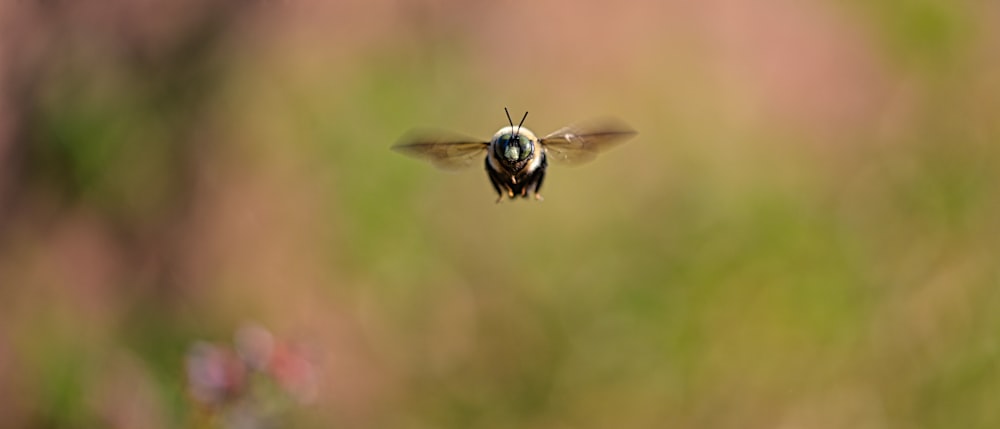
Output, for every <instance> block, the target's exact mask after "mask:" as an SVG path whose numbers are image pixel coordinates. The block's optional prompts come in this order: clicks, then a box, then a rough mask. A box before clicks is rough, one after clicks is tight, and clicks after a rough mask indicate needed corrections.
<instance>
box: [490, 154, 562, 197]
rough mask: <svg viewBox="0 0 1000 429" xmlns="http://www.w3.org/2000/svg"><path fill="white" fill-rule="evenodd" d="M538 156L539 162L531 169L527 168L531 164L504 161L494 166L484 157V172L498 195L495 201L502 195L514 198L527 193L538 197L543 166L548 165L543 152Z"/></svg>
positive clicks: (543, 174) (542, 177) (543, 175)
mask: <svg viewBox="0 0 1000 429" xmlns="http://www.w3.org/2000/svg"><path fill="white" fill-rule="evenodd" d="M539 156H541V162H540V163H538V164H537V166H534V168H533V169H531V168H529V167H532V165H530V164H528V163H521V164H522V165H517V164H510V165H505V164H506V163H503V162H499V163H498V164H500V165H499V166H498V167H499V168H495V167H494V165H493V164H492V163H490V158H489V157H487V158H486V174H487V175H488V176H489V178H490V183H492V184H493V189H495V190H496V191H497V194H498V195H499V196H500V198H499V199H498V200H497V201H500V200H502V199H503V197H504V195H506V196H508V197H510V198H511V199H514V198H517V197H522V198H528V195H529V194H534V195H535V196H536V198H539V197H538V193H539V192H540V191H541V190H542V181H543V180H544V179H545V168H546V167H548V166H549V163H548V161H547V160H546V159H545V152H542V153H541V154H539Z"/></svg>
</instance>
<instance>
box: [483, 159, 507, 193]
mask: <svg viewBox="0 0 1000 429" xmlns="http://www.w3.org/2000/svg"><path fill="white" fill-rule="evenodd" d="M486 177H489V178H490V184H491V185H493V190H494V191H496V192H497V203H499V202H500V201H503V191H501V190H500V181H499V180H498V179H497V178H496V175H495V173H494V172H493V169H491V168H490V160H489V159H488V158H487V159H486Z"/></svg>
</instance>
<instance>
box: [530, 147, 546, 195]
mask: <svg viewBox="0 0 1000 429" xmlns="http://www.w3.org/2000/svg"><path fill="white" fill-rule="evenodd" d="M548 165H549V163H548V162H547V161H546V160H545V158H544V155H543V158H542V164H541V165H539V166H538V169H537V170H535V172H534V173H532V174H531V176H532V177H531V182H532V184H531V191H532V192H533V193H534V194H535V200H538V201H542V200H544V199H545V198H542V195H541V194H539V193H538V192H539V191H541V190H542V182H543V181H544V180H545V168H546V167H548Z"/></svg>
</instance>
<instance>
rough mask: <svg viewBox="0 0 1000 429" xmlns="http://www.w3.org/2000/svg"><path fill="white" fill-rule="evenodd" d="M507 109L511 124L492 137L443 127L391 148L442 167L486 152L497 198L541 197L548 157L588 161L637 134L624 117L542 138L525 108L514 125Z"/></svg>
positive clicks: (467, 162) (464, 163)
mask: <svg viewBox="0 0 1000 429" xmlns="http://www.w3.org/2000/svg"><path fill="white" fill-rule="evenodd" d="M503 110H504V112H505V113H506V114H507V122H508V123H509V124H510V126H506V127H503V128H501V129H500V131H497V132H496V134H494V135H493V138H492V139H490V140H489V141H482V140H477V139H473V138H467V137H463V136H459V135H453V134H449V133H442V132H433V133H418V134H411V135H410V136H409V137H407V138H404V140H403V142H402V143H400V144H397V145H395V146H393V147H392V149H393V150H395V151H397V152H401V153H403V154H406V155H409V156H412V157H415V158H421V159H424V160H427V161H430V162H431V163H432V164H433V165H435V166H436V167H438V168H441V169H444V170H457V169H462V168H466V167H469V166H472V165H474V163H475V162H476V161H477V160H478V159H480V158H481V157H482V156H483V154H486V157H485V158H484V162H485V165H486V174H487V176H488V177H489V179H490V183H492V184H493V189H494V190H496V192H497V194H498V195H499V197H498V198H497V202H498V203H499V202H501V201H503V197H504V196H507V197H509V198H510V199H514V198H517V197H522V198H527V197H528V196H529V195H533V196H534V197H535V199H536V200H542V196H541V194H539V191H540V190H541V188H542V181H543V179H545V171H546V169H547V168H548V166H549V160H552V161H554V162H559V163H566V164H579V163H582V162H586V161H590V160H592V159H594V158H595V157H596V156H597V154H598V153H599V152H601V151H603V150H605V149H607V148H609V147H611V146H614V145H616V144H618V143H622V142H624V141H625V140H627V139H629V138H630V137H632V136H634V135H635V134H636V132H635V131H634V130H632V129H631V128H629V127H628V126H627V125H625V124H624V123H622V122H620V121H617V120H612V119H605V120H600V121H592V122H588V123H583V124H579V125H572V126H568V127H564V128H560V129H558V130H556V131H554V132H552V133H551V134H549V135H546V136H545V137H542V138H538V137H536V136H535V133H533V132H531V130H529V129H527V128H523V127H522V126H521V125H523V124H524V120H525V119H527V117H528V112H524V116H523V117H521V122H520V123H518V124H517V126H516V127H515V126H514V121H512V120H511V119H510V112H509V111H507V108H506V107H505V108H504V109H503Z"/></svg>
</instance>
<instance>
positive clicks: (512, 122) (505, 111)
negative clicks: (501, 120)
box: [503, 106, 514, 128]
mask: <svg viewBox="0 0 1000 429" xmlns="http://www.w3.org/2000/svg"><path fill="white" fill-rule="evenodd" d="M503 112H504V113H506V114H507V122H510V127H511V128H514V121H512V120H510V112H508V111H507V106H504V108H503Z"/></svg>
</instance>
